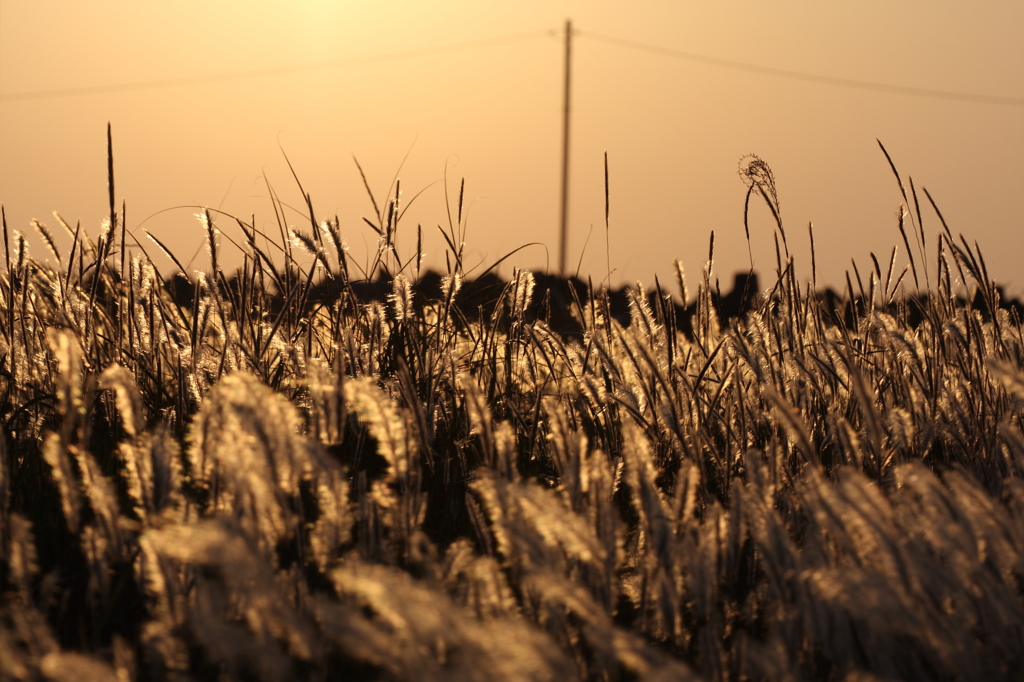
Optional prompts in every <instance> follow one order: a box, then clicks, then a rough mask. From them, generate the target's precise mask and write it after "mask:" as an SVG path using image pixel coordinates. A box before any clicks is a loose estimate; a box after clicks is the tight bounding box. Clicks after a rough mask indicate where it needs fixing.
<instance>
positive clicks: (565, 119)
mask: <svg viewBox="0 0 1024 682" xmlns="http://www.w3.org/2000/svg"><path fill="white" fill-rule="evenodd" d="M571 75H572V20H571V19H566V20H565V95H564V98H565V100H564V103H563V104H564V106H563V109H562V231H561V235H560V238H559V245H558V274H560V275H562V276H563V277H564V276H565V275H566V262H565V261H566V257H567V251H568V246H569V85H570V76H571Z"/></svg>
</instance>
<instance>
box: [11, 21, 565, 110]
mask: <svg viewBox="0 0 1024 682" xmlns="http://www.w3.org/2000/svg"><path fill="white" fill-rule="evenodd" d="M552 35H555V33H554V32H553V31H530V32H528V33H519V34H515V35H508V36H499V37H496V38H487V39H482V40H470V41H466V42H460V43H451V44H448V45H437V46H432V47H422V48H412V49H409V50H399V51H396V52H388V53H383V54H376V55H366V56H361V57H343V58H340V59H328V60H324V61H319V62H309V63H305V64H290V65H285V66H269V67H263V68H258V69H247V70H244V71H230V72H227V73H219V74H209V75H199V76H180V77H175V78H161V79H156V80H147V81H136V82H132V83H116V84H110V85H87V86H81V87H72V88H54V89H50V90H31V91H26V92H11V93H0V102H25V101H33V100H41V99H54V98H58V97H78V96H82V95H104V94H111V93H118V92H134V91H139V90H156V89H161V88H171V87H181V86H188V85H205V84H209V83H225V82H230V81H236V80H245V79H252V78H264V77H267V76H281V75H290V74H294V73H303V72H307V71H323V70H326V69H335V68H339V67H344V66H358V65H363V64H376V63H380V62H388V61H395V60H398V59H409V58H411V57H426V56H431V55H437V54H445V53H448V52H460V51H463V50H471V49H475V48H480V47H490V46H492V45H505V44H510V43H518V42H523V41H526V40H534V39H536V38H540V37H547V36H552Z"/></svg>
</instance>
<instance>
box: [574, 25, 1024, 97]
mask: <svg viewBox="0 0 1024 682" xmlns="http://www.w3.org/2000/svg"><path fill="white" fill-rule="evenodd" d="M579 35H580V36H581V37H584V38H590V39H592V40H596V41H599V42H603V43H608V44H610V45H617V46H619V47H626V48H629V49H633V50H639V51H642V52H650V53H653V54H659V55H662V56H665V57H674V58H676V59H684V60H686V61H690V62H696V63H699V64H708V65H710V66H719V67H722V68H726V69H734V70H737V71H747V72H750V73H758V74H762V75H768V76H777V77H779V78H789V79H791V80H799V81H805V82H808V83H818V84H824V85H835V86H839V87H845V88H858V89H861V90H873V91H875V92H887V93H893V94H899V95H912V96H915V97H930V98H933V99H945V100H954V101H961V102H973V103H976V104H1000V105H1004V106H1012V107H1021V106H1024V97H1004V96H1001V95H980V94H974V93H967V92H954V91H951V90H933V89H930V88H917V87H913V86H907V85H893V84H889V83H877V82H873V81H862V80H855V79H852V78H841V77H837V76H823V75H819V74H813V73H806V72H803V71H792V70H790V69H779V68H775V67H771V66H760V65H758V64H750V63H747V62H738V61H733V60H731V59H721V58H719V57H709V56H707V55H702V54H696V53H694V52H686V51H684V50H676V49H673V48H668V47H659V46H657V45H649V44H647V43H640V42H636V41H633V40H625V39H622V38H615V37H614V36H606V35H602V34H600V33H592V32H590V31H580V32H579Z"/></svg>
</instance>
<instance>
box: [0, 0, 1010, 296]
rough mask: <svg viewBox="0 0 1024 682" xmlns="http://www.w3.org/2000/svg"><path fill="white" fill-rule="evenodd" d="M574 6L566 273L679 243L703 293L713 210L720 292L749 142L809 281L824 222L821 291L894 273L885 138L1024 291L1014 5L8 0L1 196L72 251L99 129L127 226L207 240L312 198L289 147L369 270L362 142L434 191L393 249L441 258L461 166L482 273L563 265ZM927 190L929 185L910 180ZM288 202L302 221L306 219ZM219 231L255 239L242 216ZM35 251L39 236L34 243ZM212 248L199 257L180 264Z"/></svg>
mask: <svg viewBox="0 0 1024 682" xmlns="http://www.w3.org/2000/svg"><path fill="white" fill-rule="evenodd" d="M567 18H571V19H572V20H573V23H574V25H575V27H576V28H577V29H578V31H579V34H578V35H577V36H576V37H575V38H574V43H573V50H574V70H573V81H574V82H573V97H572V105H573V119H572V121H573V129H572V156H571V188H570V208H569V216H570V247H569V262H570V263H571V264H572V267H571V268H570V269H571V270H573V271H575V270H576V264H577V263H579V264H580V273H581V274H582V275H584V276H586V275H591V276H593V278H594V280H595V281H598V280H602V279H604V278H605V277H606V276H607V275H608V268H609V265H608V264H609V263H610V267H611V269H612V270H613V272H612V274H611V281H612V283H613V284H616V285H617V284H620V283H623V282H635V281H636V280H638V279H640V280H642V281H643V282H644V284H645V285H650V284H653V281H654V275H655V274H657V275H658V276H659V277H660V278H661V279H662V281H663V282H669V281H672V272H673V268H672V261H673V259H676V258H678V259H680V260H681V261H682V262H683V264H684V266H685V268H686V270H687V273H688V276H689V277H690V281H691V283H696V280H697V278H698V277H699V273H700V269H701V266H702V265H703V262H704V260H705V259H706V257H707V247H708V236H709V233H710V232H711V231H712V230H714V231H715V233H716V238H717V246H716V270H717V272H718V273H719V275H720V276H721V278H722V286H723V289H724V288H727V285H728V284H730V283H731V278H732V273H733V272H734V271H736V270H740V269H747V268H748V267H749V256H748V250H747V245H746V241H745V238H744V230H743V198H744V192H745V189H746V188H745V187H744V185H743V184H742V182H741V181H740V178H739V177H738V176H737V172H736V171H737V163H738V161H739V160H740V158H741V157H743V156H744V155H745V154H748V153H756V154H757V155H759V156H760V157H761V158H763V159H764V160H765V161H767V162H768V164H769V165H770V166H771V167H772V169H773V170H774V173H775V177H776V182H777V186H778V192H779V199H780V203H781V208H782V217H783V219H784V221H785V225H786V228H787V234H788V235H789V240H790V246H791V250H792V252H793V254H794V256H795V257H796V261H797V268H798V274H799V275H800V276H801V277H803V278H809V277H810V250H809V245H808V237H807V225H808V223H809V222H813V223H814V230H815V240H816V247H817V254H816V259H817V267H818V281H819V283H824V284H831V285H834V286H838V285H840V283H843V282H845V276H844V273H845V271H846V270H847V269H848V268H849V267H850V260H851V258H853V259H855V260H856V261H857V264H858V266H859V267H860V268H861V272H862V273H865V272H866V270H867V269H868V267H869V266H870V263H871V261H870V255H869V254H870V253H871V252H874V253H876V254H877V256H878V258H879V260H880V261H887V260H888V256H889V253H890V250H891V248H892V247H893V246H894V245H896V244H899V251H900V253H899V255H898V260H897V263H898V267H899V268H902V267H903V265H904V264H905V263H906V262H907V260H906V254H905V253H904V251H905V249H904V248H903V245H902V240H901V238H900V235H899V232H898V230H897V227H896V213H897V211H898V208H899V204H900V202H901V201H902V197H901V196H900V194H899V190H898V187H897V185H896V182H895V179H894V178H893V176H892V174H891V172H890V170H889V168H888V164H887V162H886V160H885V157H884V156H883V155H882V153H881V151H880V150H879V148H878V145H877V143H876V142H875V140H876V138H878V139H880V140H881V141H882V142H883V143H884V144H885V145H886V147H887V149H888V150H889V152H890V154H891V155H892V157H893V160H894V161H895V163H896V164H897V166H898V168H899V170H900V172H901V173H902V174H903V175H904V180H906V178H907V176H912V177H913V179H914V182H915V184H916V185H917V187H918V188H919V189H920V188H921V187H925V188H927V189H928V190H929V191H930V193H931V195H932V197H934V198H935V200H936V202H937V203H938V205H939V208H940V209H941V210H942V212H943V214H944V216H945V218H946V220H947V222H948V223H949V226H950V228H951V230H952V231H953V233H954V234H956V233H958V232H962V233H963V234H964V235H965V236H966V237H967V238H968V239H969V240H970V241H973V240H977V241H978V243H979V245H980V246H981V249H982V252H983V253H984V254H985V256H986V258H987V260H988V265H989V270H990V273H991V274H992V276H993V277H994V278H995V279H996V280H997V281H1000V282H1003V283H1005V284H1007V285H1008V290H1009V292H1010V293H1011V294H1014V295H1021V294H1024V272H1022V270H1021V268H1020V266H1019V263H1020V261H1021V257H1022V255H1024V209H1022V206H1021V203H1022V202H1021V199H1022V189H1021V188H1022V187H1024V163H1022V162H1021V158H1022V153H1024V106H1022V104H1024V3H1022V2H1020V1H1019V0H991V1H987V2H980V3H959V2H951V1H948V0H931V1H929V2H923V1H921V2H918V1H914V2H880V1H875V0H862V1H861V2H857V3H850V2H845V3H836V2H829V3H822V2H810V1H809V0H779V1H777V2H772V3H766V2H748V1H736V0H725V1H722V2H713V3H707V2H705V3H695V2H648V1H637V2H632V3H623V2H597V1H594V0H590V1H588V2H559V1H556V0H543V1H541V0H522V1H520V2H517V3H514V4H513V3H483V2H463V1H458V0H444V1H440V0H439V1H435V2H429V3H428V2H410V1H404V2H398V1H386V0H381V1H377V2H372V3H370V2H365V3H364V2H360V3H355V2H326V1H318V2H314V1H305V0H294V1H292V2H288V3H283V2H281V3H272V2H260V1H258V0H256V1H254V0H249V1H248V2H235V1H233V0H231V1H227V0H223V1H222V0H218V1H216V2H210V1H209V0H205V1H203V2H197V1H193V0H177V1H176V2H174V3H169V2H137V1H136V2H126V1H120V0H93V1H92V2H89V3H81V2H67V1H47V0H34V1H31V2H30V1H28V0H0V201H2V202H3V204H4V207H5V210H6V214H7V221H8V224H9V226H10V227H11V228H12V229H18V230H21V231H23V232H26V233H31V232H32V228H31V226H30V223H29V221H30V220H31V219H32V218H38V219H39V220H41V221H42V222H44V223H46V224H47V225H48V226H50V227H51V228H55V231H56V232H59V233H61V234H59V237H60V241H59V243H60V245H61V247H62V248H64V249H66V248H67V247H68V245H69V243H70V240H69V239H66V238H64V235H63V231H62V230H60V228H59V226H58V225H57V221H56V219H54V218H53V215H52V213H53V211H55V210H56V211H57V212H59V213H60V214H61V215H62V216H63V217H64V218H65V219H66V220H68V221H69V222H71V223H72V224H74V221H76V220H78V219H81V222H82V226H83V227H84V228H85V229H87V230H89V231H90V232H91V233H92V234H96V233H97V232H98V231H99V226H100V221H101V220H102V219H103V217H104V216H105V214H106V212H107V209H106V203H107V199H106V196H107V194H106V192H107V189H106V158H105V155H106V138H105V129H106V124H107V122H108V121H109V122H110V123H111V124H112V126H113V134H114V156H115V165H116V169H115V170H116V194H117V198H118V201H119V202H120V200H121V199H122V198H123V199H124V200H125V201H126V202H127V216H128V220H127V224H128V227H129V229H130V230H132V231H134V233H135V234H136V235H137V236H138V237H139V238H140V239H143V237H144V235H143V230H148V231H150V232H152V233H153V234H155V235H157V236H158V237H159V238H160V239H161V240H162V241H164V242H165V243H167V244H168V245H169V246H170V247H171V248H172V249H173V250H175V252H176V253H177V255H178V257H179V259H181V260H182V261H188V260H189V259H190V258H191V257H192V255H193V254H194V253H195V252H196V251H197V249H198V248H199V246H200V244H201V237H202V232H201V228H200V225H199V222H198V221H197V220H196V219H195V218H194V217H193V216H194V214H195V213H197V212H198V210H199V208H198V207H202V206H209V207H211V208H218V209H220V210H222V211H226V212H228V213H232V214H235V215H239V216H242V217H244V218H245V219H246V220H248V219H249V217H250V216H251V215H252V214H255V216H256V221H257V224H258V225H260V226H262V227H265V228H267V229H271V227H272V226H273V227H272V229H273V230H274V231H275V232H276V229H277V228H276V223H275V222H274V213H273V209H272V207H271V203H270V201H269V199H268V191H267V184H266V182H267V181H268V182H269V183H270V185H271V186H272V187H273V189H274V190H275V191H276V193H277V194H278V195H279V196H280V197H281V199H282V200H283V201H285V202H286V203H289V204H291V205H292V206H295V207H299V206H300V205H301V203H302V199H301V195H300V193H299V191H298V189H297V187H296V184H295V182H294V180H293V179H292V177H291V174H290V172H289V170H288V167H287V164H286V163H285V160H284V157H283V155H282V151H281V149H283V150H284V152H285V153H287V155H288V157H289V158H290V160H291V162H292V164H293V165H294V167H295V170H296V172H297V173H298V174H299V177H300V179H301V181H302V183H303V185H304V187H305V189H306V190H307V191H308V192H310V194H311V195H312V199H313V205H314V209H315V211H316V214H317V215H316V217H317V219H318V220H319V219H324V218H327V217H329V216H334V215H337V216H338V217H339V218H340V220H341V227H342V232H343V234H344V235H345V236H346V238H347V240H348V242H349V245H350V247H351V250H352V254H353V255H354V257H355V258H356V259H357V260H360V261H362V260H365V258H366V255H365V254H366V251H367V249H368V248H372V246H373V244H374V240H375V237H376V236H375V235H374V233H372V232H371V231H370V230H369V228H367V227H366V226H365V224H363V223H362V220H361V219H362V217H363V216H370V215H371V214H372V206H371V204H370V201H369V199H368V198H367V195H366V192H365V190H364V188H363V185H362V181H361V179H360V177H359V173H358V170H357V169H356V166H355V163H354V162H353V156H355V157H356V158H358V159H359V162H360V163H361V164H362V166H363V169H364V170H365V171H366V174H367V177H368V180H369V182H370V186H371V188H372V189H373V191H374V192H375V193H376V194H377V196H378V200H381V201H382V200H383V199H384V195H385V194H386V193H387V192H388V188H389V185H390V183H391V181H392V179H393V177H394V176H395V174H396V173H398V176H399V177H400V179H401V187H402V191H403V193H402V198H403V200H404V201H406V202H408V201H409V200H410V199H412V198H413V196H415V195H416V194H417V193H418V192H420V191H421V190H424V191H423V193H422V194H421V195H419V197H418V198H417V199H416V201H415V202H414V203H413V204H412V205H411V207H410V208H409V210H408V212H407V213H406V214H405V216H404V220H403V224H402V225H401V226H400V232H399V244H400V246H401V247H402V248H403V250H406V251H408V250H409V249H412V248H414V246H415V235H416V225H417V224H418V223H420V224H422V225H423V228H424V233H425V235H427V238H426V246H425V249H424V250H425V251H426V252H427V254H428V256H427V265H428V266H433V267H435V268H443V267H444V248H443V242H442V240H441V238H440V235H439V234H438V231H437V225H438V224H443V225H447V220H448V218H447V212H446V210H445V185H444V183H443V181H442V180H443V178H444V176H445V173H446V169H447V178H448V186H447V190H448V193H449V196H450V197H451V200H452V201H453V202H454V201H455V200H456V199H457V196H458V186H459V181H460V180H461V179H462V178H463V177H464V178H465V179H466V203H467V206H468V216H469V218H468V221H469V222H468V232H467V235H466V242H467V252H468V253H469V254H470V259H469V264H470V265H474V264H476V263H484V264H485V265H490V263H492V262H493V261H494V260H496V259H497V258H500V257H501V256H503V255H504V254H505V253H507V252H509V251H511V250H512V249H515V248H516V247H518V246H521V245H523V244H526V243H530V242H539V243H542V244H546V245H547V247H548V248H547V249H546V250H545V249H544V248H542V247H540V246H531V247H529V248H526V249H524V250H523V251H521V252H520V253H519V254H517V256H516V257H514V258H512V259H510V260H509V261H508V263H509V264H510V265H511V264H513V263H514V264H516V265H519V266H523V267H529V268H534V269H544V268H547V269H552V270H553V269H554V268H555V267H556V266H557V262H558V255H557V244H558V219H559V212H558V211H559V209H558V206H559V173H560V159H561V147H560V145H561V107H562V78H563V63H562V59H563V42H562V40H563V38H562V36H561V31H562V26H563V24H564V21H565V20H566V19H567ZM608 38H614V39H618V40H620V41H628V42H631V43H636V44H642V45H646V46H650V47H651V48H664V49H665V50H667V51H669V52H670V51H673V50H674V51H682V52H686V53H691V54H695V55H703V56H706V57H709V58H712V59H713V60H724V61H731V62H737V63H743V64H749V65H752V66H756V67H761V68H763V69H769V70H770V69H776V70H785V71H792V72H801V73H805V74H812V75H817V76H825V77H830V78H836V79H847V80H851V81H862V82H871V83H878V84H886V85H894V86H905V87H907V88H917V89H922V90H931V91H944V92H955V93H966V94H973V95H986V96H993V97H996V98H1003V99H1002V100H999V101H997V102H995V103H992V102H984V101H970V100H956V99H950V98H938V97H925V96H920V95H913V94H906V93H902V92H880V91H877V90H872V89H865V88H855V87H843V86H839V85H835V84H826V83H821V82H810V81H807V80H796V79H790V78H784V77H781V76H779V75H772V74H770V73H765V72H757V71H755V70H743V69H737V68H728V67H726V66H723V65H720V64H718V65H716V64H714V63H708V62H700V61H696V60H693V59H685V58H682V57H680V56H678V55H676V56H673V55H672V54H668V53H664V52H663V53H659V52H657V50H642V49H637V48H635V47H629V46H627V45H625V44H624V43H613V42H610V41H609V40H608ZM468 43H473V45H467V44H468ZM285 67H288V68H285ZM292 67H294V68H292ZM313 67H316V68H313ZM232 74H235V76H233V77H230V78H227V77H226V76H230V75H232ZM243 76H244V77H243ZM126 85H132V86H133V87H131V88H126V87H123V86H126ZM136 86H138V87H136ZM83 89H89V90H88V91H87V92H86V91H84V90H83ZM605 151H607V152H608V157H609V163H610V185H611V228H610V231H609V233H608V235H607V238H608V243H609V244H610V250H608V251H606V246H605V244H606V235H605V228H604V188H603V183H604V171H603V161H602V155H603V153H604V152H605ZM407 153H408V158H407V159H406V161H405V163H404V166H401V164H402V159H403V157H405V156H406V154H407ZM400 166H401V170H400V172H399V167H400ZM264 178H265V179H264ZM920 199H921V200H922V201H923V202H925V203H927V200H926V199H925V198H924V195H923V192H921V193H920ZM176 207H181V208H176ZM165 209H170V210H165ZM922 212H923V215H924V225H925V231H926V235H927V237H928V240H929V241H928V249H929V258H930V260H931V261H932V266H934V247H935V235H936V234H937V232H938V230H939V229H940V225H939V222H938V219H937V218H936V216H935V214H934V212H933V211H932V210H931V208H930V207H927V208H926V207H925V206H922ZM288 220H289V222H290V223H292V224H295V225H304V219H303V218H302V216H301V215H300V214H299V213H298V212H293V213H291V214H289V215H288ZM219 226H220V227H221V229H222V231H223V232H224V234H225V235H226V236H228V237H232V238H235V237H237V236H240V231H239V229H238V227H237V226H236V225H233V224H232V223H231V221H230V220H228V219H221V220H220V221H219ZM751 228H752V235H751V236H752V241H753V244H752V254H753V259H754V266H755V268H756V269H757V270H758V271H760V273H761V274H762V285H765V286H769V285H770V281H768V276H769V275H770V273H771V272H772V271H773V270H774V267H775V252H774V246H773V241H772V229H771V228H772V222H771V216H770V214H769V213H768V211H767V210H766V209H765V208H764V206H763V205H757V206H756V208H755V210H754V212H753V214H752V221H751ZM588 234H589V242H588V241H587V239H588ZM585 244H586V246H585V248H584V245H585ZM146 245H147V248H149V243H147V244H146ZM150 251H151V252H154V253H155V251H156V249H155V248H152V249H150ZM32 254H33V255H34V256H35V257H36V258H39V259H44V258H45V257H46V256H47V254H46V252H45V250H44V248H43V247H42V245H41V243H40V242H39V241H38V240H37V241H34V242H33V246H32ZM154 260H155V261H156V262H157V264H158V266H159V267H161V269H164V270H165V273H167V274H169V273H170V272H171V271H172V270H173V267H172V266H170V265H169V262H168V261H166V260H164V259H162V258H154ZM206 266H207V262H206V260H205V254H204V253H203V252H202V251H199V253H198V255H197V256H196V258H195V261H194V262H193V263H192V265H191V267H193V268H203V267H206ZM510 269H511V268H510V267H507V268H505V269H504V272H505V273H506V274H507V273H508V272H510Z"/></svg>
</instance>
